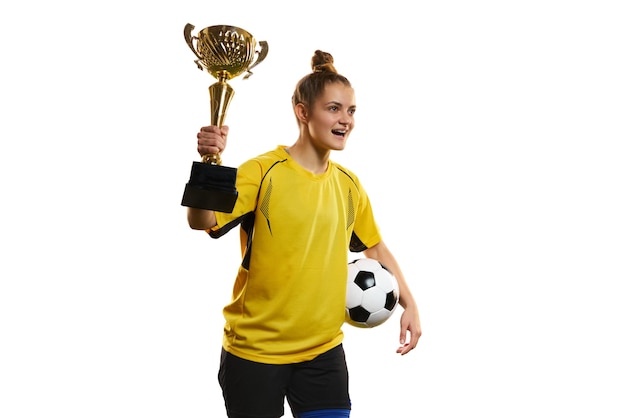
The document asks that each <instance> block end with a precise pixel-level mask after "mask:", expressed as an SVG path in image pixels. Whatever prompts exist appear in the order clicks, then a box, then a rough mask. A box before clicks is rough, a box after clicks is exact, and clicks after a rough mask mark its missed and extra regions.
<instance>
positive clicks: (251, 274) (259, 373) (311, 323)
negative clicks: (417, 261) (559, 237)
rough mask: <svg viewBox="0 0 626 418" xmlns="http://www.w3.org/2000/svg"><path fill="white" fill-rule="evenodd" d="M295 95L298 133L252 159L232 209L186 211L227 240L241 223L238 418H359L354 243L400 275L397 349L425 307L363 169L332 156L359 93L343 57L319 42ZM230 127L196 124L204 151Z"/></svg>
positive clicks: (233, 333)
mask: <svg viewBox="0 0 626 418" xmlns="http://www.w3.org/2000/svg"><path fill="white" fill-rule="evenodd" d="M312 67H313V72H312V73H310V74H308V75H307V76H305V77H304V78H302V79H301V80H300V81H299V82H298V84H297V86H296V89H295V92H294V95H293V110H294V113H295V116H296V119H297V121H298V126H299V131H300V132H299V136H298V138H297V140H296V141H295V142H294V143H293V144H292V145H291V146H282V145H281V146H278V147H277V148H276V149H274V150H272V151H270V152H267V153H265V154H263V155H260V156H258V157H256V158H253V159H251V160H249V161H247V162H245V163H243V164H242V165H241V166H240V167H239V168H238V172H237V190H238V192H239V196H238V198H237V202H236V204H235V208H234V210H233V211H232V213H221V212H213V211H207V210H203V209H192V208H189V209H188V222H189V226H190V227H191V228H193V229H199V230H206V231H207V232H208V233H209V235H210V236H211V237H213V238H219V237H220V236H222V235H224V234H225V233H227V232H228V231H229V230H231V229H232V228H234V227H236V226H240V231H241V244H242V256H243V258H242V263H241V265H240V267H239V272H238V274H237V277H236V279H235V284H234V288H233V295H232V301H231V302H230V304H228V305H227V306H226V307H225V308H224V317H225V319H226V324H225V326H224V338H223V350H222V357H221V363H220V371H219V375H218V377H219V382H220V385H221V387H222V392H223V396H224V400H225V405H226V410H227V412H228V416H229V417H230V418H253V417H259V418H260V417H263V418H270V417H281V416H282V415H283V413H284V408H283V405H284V401H285V398H286V399H287V401H288V403H289V405H290V407H291V410H292V412H293V414H294V416H295V417H298V418H312V417H327V418H330V417H349V416H350V407H351V404H350V397H349V393H348V371H347V367H346V361H345V357H344V352H343V347H342V339H343V333H342V330H341V327H342V325H343V324H344V312H345V298H346V277H347V265H348V252H349V251H352V252H363V254H364V255H365V256H366V257H369V258H373V259H376V260H378V261H380V262H381V263H382V264H384V265H385V266H386V267H388V268H389V269H390V270H391V271H392V272H393V273H394V275H395V277H396V279H397V280H398V284H399V288H400V305H401V306H402V307H403V309H404V310H403V313H402V315H401V318H400V347H399V348H398V349H397V352H398V353H399V354H402V355H404V354H406V353H408V352H409V351H411V350H412V349H413V348H415V346H416V345H417V341H418V339H419V338H420V335H421V326H420V320H419V314H418V309H417V306H416V303H415V300H414V299H413V296H412V295H411V291H410V290H409V287H408V286H407V283H406V281H405V279H404V276H403V275H402V271H401V270H400V267H399V265H398V263H397V261H396V259H395V257H394V256H393V255H392V253H391V252H390V251H389V249H388V248H387V246H386V245H385V243H384V242H383V240H382V237H381V234H380V232H379V228H378V226H377V224H376V222H375V219H374V215H373V212H372V207H371V205H370V201H369V199H368V196H367V194H366V192H365V190H364V188H363V186H362V185H361V183H360V182H359V180H358V178H357V177H356V176H355V175H354V173H352V172H351V171H349V170H348V169H346V168H345V167H342V166H340V165H339V164H336V163H334V162H333V161H332V160H331V159H330V153H331V151H334V150H337V151H339V150H343V149H344V148H345V146H346V142H347V140H348V137H349V135H350V133H351V132H352V130H353V129H354V113H355V111H356V104H355V97H354V90H353V89H352V86H351V85H350V82H349V81H348V79H346V78H345V77H344V76H342V75H340V74H338V73H337V71H336V70H335V67H334V66H333V57H332V56H331V55H330V54H328V53H325V52H322V51H315V55H314V56H313V59H312ZM227 134H228V128H227V127H222V128H218V127H215V126H207V127H203V128H201V130H200V132H199V133H198V136H197V137H198V152H199V153H200V154H201V155H204V154H212V153H219V152H222V151H223V150H224V147H225V146H226V138H227Z"/></svg>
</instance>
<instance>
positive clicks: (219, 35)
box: [185, 23, 268, 81]
mask: <svg viewBox="0 0 626 418" xmlns="http://www.w3.org/2000/svg"><path fill="white" fill-rule="evenodd" d="M193 29H194V26H193V25H192V24H190V23H188V24H187V26H185V40H186V41H187V45H189V48H191V50H192V51H193V52H194V54H196V56H197V57H198V59H197V60H196V61H195V62H196V64H197V65H198V68H200V69H201V70H206V71H207V72H208V73H209V74H211V75H212V76H213V77H215V78H217V79H218V80H224V81H225V80H230V79H232V78H235V77H237V76H239V75H241V74H243V73H244V72H246V73H247V74H246V75H245V76H244V78H248V77H250V75H252V72H251V71H250V70H251V69H252V68H253V67H255V66H256V65H257V64H259V63H260V62H261V61H263V60H264V59H265V57H266V56H267V51H268V47H267V42H265V41H261V42H259V43H258V44H257V41H256V39H255V38H254V36H252V34H250V32H248V31H246V30H244V29H241V28H238V27H236V26H228V25H215V26H209V27H206V28H204V29H201V30H200V31H198V34H197V35H196V36H192V35H191V31H192V30H193ZM257 46H260V47H261V50H260V51H257Z"/></svg>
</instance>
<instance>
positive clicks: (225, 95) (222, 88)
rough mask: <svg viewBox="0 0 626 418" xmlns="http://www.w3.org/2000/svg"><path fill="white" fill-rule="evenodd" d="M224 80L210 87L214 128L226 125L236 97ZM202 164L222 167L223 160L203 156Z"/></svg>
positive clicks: (213, 156)
mask: <svg viewBox="0 0 626 418" xmlns="http://www.w3.org/2000/svg"><path fill="white" fill-rule="evenodd" d="M224 78H225V77H224ZM224 78H223V77H220V80H219V81H218V82H217V83H214V84H212V85H211V86H209V96H210V97H211V125H214V126H222V125H224V120H225V119H226V112H227V111H228V105H230V102H231V101H232V100H233V96H234V95H235V90H234V89H233V88H232V87H231V86H230V85H229V84H228V83H227V82H226V81H225V79H224ZM202 162H204V163H209V164H215V165H221V164H222V158H221V157H220V155H219V154H206V155H203V156H202Z"/></svg>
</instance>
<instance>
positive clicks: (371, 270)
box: [345, 258, 400, 328]
mask: <svg viewBox="0 0 626 418" xmlns="http://www.w3.org/2000/svg"><path fill="white" fill-rule="evenodd" d="M399 298H400V291H399V289H398V282H397V281H396V278H395V277H394V276H393V274H392V273H391V272H390V271H389V270H387V268H385V266H383V265H382V264H381V263H380V262H378V261H377V260H374V259H372V258H359V259H356V260H354V261H351V262H350V263H348V283H347V288H346V320H345V321H346V322H347V323H348V324H350V325H353V326H355V327H359V328H373V327H376V326H378V325H380V324H382V323H383V322H385V321H386V320H387V319H389V317H390V316H391V314H393V311H394V310H395V309H396V306H398V300H399Z"/></svg>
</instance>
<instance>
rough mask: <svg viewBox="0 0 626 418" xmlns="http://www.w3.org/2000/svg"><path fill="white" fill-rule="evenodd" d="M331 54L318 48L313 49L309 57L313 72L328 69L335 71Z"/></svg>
mask: <svg viewBox="0 0 626 418" xmlns="http://www.w3.org/2000/svg"><path fill="white" fill-rule="evenodd" d="M334 61H335V60H334V59H333V56H332V55H330V54H329V53H328V52H324V51H320V50H319V49H318V50H317V51H315V54H314V55H313V58H311V68H313V72H314V73H321V72H323V71H330V72H332V73H336V72H337V70H336V69H335V66H334V65H333V63H334Z"/></svg>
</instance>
